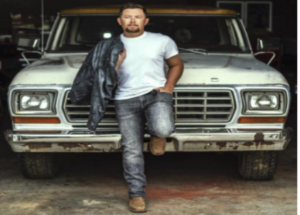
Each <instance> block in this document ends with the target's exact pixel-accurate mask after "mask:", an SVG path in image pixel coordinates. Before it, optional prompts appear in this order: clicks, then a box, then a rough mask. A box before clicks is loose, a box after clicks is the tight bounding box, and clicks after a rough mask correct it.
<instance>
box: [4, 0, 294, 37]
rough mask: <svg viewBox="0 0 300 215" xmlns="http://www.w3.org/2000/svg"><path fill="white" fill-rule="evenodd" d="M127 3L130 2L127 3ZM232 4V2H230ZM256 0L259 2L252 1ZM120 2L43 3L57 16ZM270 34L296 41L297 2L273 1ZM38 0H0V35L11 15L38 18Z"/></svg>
mask: <svg viewBox="0 0 300 215" xmlns="http://www.w3.org/2000/svg"><path fill="white" fill-rule="evenodd" d="M129 1H130V0H129ZM231 1H232V0H231ZM233 1H234V0H233ZM254 1H258V0H254ZM124 2H125V1H122V0H101V1H100V0H73V1H72V2H70V1H67V0H44V4H45V9H44V10H45V15H54V16H55V15H56V13H57V11H60V10H63V9H67V8H72V7H81V6H93V5H101V4H122V3H124ZM132 2H136V3H141V4H144V5H145V6H147V4H149V2H151V4H166V5H172V4H173V5H174V4H181V5H202V6H212V7H215V6H216V0H177V1H176V0H151V1H150V0H135V1H132ZM272 2H273V32H274V33H275V34H277V35H278V36H280V37H281V38H283V39H284V40H285V39H293V40H296V39H297V0H284V1H282V0H273V1H272ZM40 12H41V0H26V1H24V0H1V1H0V35H1V34H10V33H11V19H10V13H13V14H17V13H21V14H22V15H23V16H27V15H33V16H37V17H38V16H39V15H40Z"/></svg>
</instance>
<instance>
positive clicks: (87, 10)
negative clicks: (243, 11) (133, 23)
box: [60, 5, 238, 15]
mask: <svg viewBox="0 0 300 215" xmlns="http://www.w3.org/2000/svg"><path fill="white" fill-rule="evenodd" d="M121 6H122V5H101V6H91V7H80V8H72V9H66V10H62V11H61V12H60V13H61V14H119V11H120V8H121ZM145 8H146V10H147V14H195V15H237V14H238V13H237V12H236V11H234V10H228V9H221V8H214V7H200V6H184V5H183V6H179V5H169V6H163V5H159V6H146V7H145Z"/></svg>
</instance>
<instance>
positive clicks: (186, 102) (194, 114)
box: [63, 90, 235, 125]
mask: <svg viewBox="0 0 300 215" xmlns="http://www.w3.org/2000/svg"><path fill="white" fill-rule="evenodd" d="M68 93H69V92H67V93H66V95H65V99H64V103H63V111H64V113H65V116H66V118H67V120H68V121H69V122H71V123H73V124H74V125H79V124H83V125H85V124H86V122H87V120H88V116H89V109H90V105H74V104H72V103H71V101H70V99H69V98H68ZM173 103H174V117H175V123H186V124H188V123H196V122H199V123H227V122H229V121H230V120H231V118H232V115H233V114H234V111H235V103H234V98H233V93H232V92H231V91H230V90H186V91H182V90H178V91H174V93H173ZM115 114H116V113H115V111H114V104H113V100H111V101H110V102H109V104H108V106H107V111H106V113H105V116H104V118H103V119H102V121H101V123H100V124H102V125H105V124H107V123H110V124H111V123H117V119H116V116H115ZM100 124H99V125H100Z"/></svg>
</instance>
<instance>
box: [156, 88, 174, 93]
mask: <svg viewBox="0 0 300 215" xmlns="http://www.w3.org/2000/svg"><path fill="white" fill-rule="evenodd" d="M154 90H156V91H159V92H166V93H170V94H173V88H172V87H167V86H164V87H159V88H155V89H154Z"/></svg>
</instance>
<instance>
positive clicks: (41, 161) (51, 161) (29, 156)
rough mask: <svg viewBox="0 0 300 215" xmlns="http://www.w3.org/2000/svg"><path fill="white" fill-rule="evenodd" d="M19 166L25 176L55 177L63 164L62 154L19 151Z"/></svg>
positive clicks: (32, 177) (38, 177)
mask: <svg viewBox="0 0 300 215" xmlns="http://www.w3.org/2000/svg"><path fill="white" fill-rule="evenodd" d="M19 166H20V169H21V172H22V174H23V176H24V177H25V178H30V179H49V178H54V177H55V176H56V175H57V173H58V171H59V169H60V166H61V159H60V155H57V154H51V153H19Z"/></svg>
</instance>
